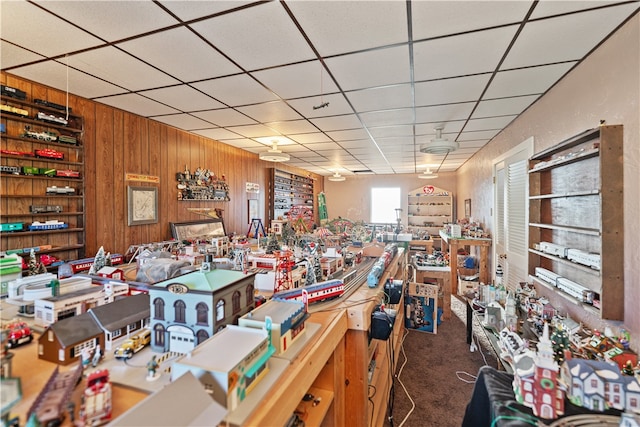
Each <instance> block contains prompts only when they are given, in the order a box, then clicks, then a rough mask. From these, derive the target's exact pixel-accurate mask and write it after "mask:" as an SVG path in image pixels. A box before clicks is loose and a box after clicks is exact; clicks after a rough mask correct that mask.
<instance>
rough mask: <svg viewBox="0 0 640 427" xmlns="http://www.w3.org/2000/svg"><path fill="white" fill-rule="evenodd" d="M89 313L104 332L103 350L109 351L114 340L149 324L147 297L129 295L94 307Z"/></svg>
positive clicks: (143, 295)
mask: <svg viewBox="0 0 640 427" xmlns="http://www.w3.org/2000/svg"><path fill="white" fill-rule="evenodd" d="M89 312H90V313H91V314H92V315H93V317H94V319H95V320H96V322H97V323H98V325H100V327H101V328H102V330H103V331H104V337H105V340H104V348H105V350H111V347H112V343H113V341H114V340H116V339H118V338H120V337H123V336H129V335H131V334H133V333H136V332H137V331H139V330H141V329H142V328H144V327H146V326H147V325H148V324H149V313H150V311H149V295H147V294H137V295H131V296H128V297H126V298H122V299H119V300H117V301H114V302H113V303H111V304H104V305H101V306H98V307H94V308H92V309H91V310H89Z"/></svg>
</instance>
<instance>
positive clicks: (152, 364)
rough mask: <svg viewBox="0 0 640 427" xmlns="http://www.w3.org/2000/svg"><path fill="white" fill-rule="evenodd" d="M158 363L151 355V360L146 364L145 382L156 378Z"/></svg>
mask: <svg viewBox="0 0 640 427" xmlns="http://www.w3.org/2000/svg"><path fill="white" fill-rule="evenodd" d="M158 366H160V365H159V364H158V362H157V361H156V356H155V355H153V356H152V357H151V360H149V361H148V362H147V381H151V380H153V379H155V378H156V370H157V369H158Z"/></svg>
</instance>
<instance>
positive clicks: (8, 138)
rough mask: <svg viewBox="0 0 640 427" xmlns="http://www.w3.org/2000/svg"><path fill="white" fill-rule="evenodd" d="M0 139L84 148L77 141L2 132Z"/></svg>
mask: <svg viewBox="0 0 640 427" xmlns="http://www.w3.org/2000/svg"><path fill="white" fill-rule="evenodd" d="M2 139H3V140H12V141H20V142H35V143H37V144H42V145H54V146H57V147H64V148H73V149H76V150H77V149H79V150H82V149H84V146H83V145H82V144H80V143H78V142H76V143H75V144H72V143H70V142H58V141H45V140H42V139H35V138H25V137H24V136H12V135H5V134H2ZM3 157H4V156H3Z"/></svg>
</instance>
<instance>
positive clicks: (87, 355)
mask: <svg viewBox="0 0 640 427" xmlns="http://www.w3.org/2000/svg"><path fill="white" fill-rule="evenodd" d="M80 357H81V358H82V368H83V369H84V368H86V367H87V366H89V363H90V362H91V352H90V351H89V349H88V348H87V347H85V348H83V349H82V352H81V353H80Z"/></svg>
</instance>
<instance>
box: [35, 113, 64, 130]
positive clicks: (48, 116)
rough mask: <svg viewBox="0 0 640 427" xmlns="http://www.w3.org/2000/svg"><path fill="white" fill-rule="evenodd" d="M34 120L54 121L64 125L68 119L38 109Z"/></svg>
mask: <svg viewBox="0 0 640 427" xmlns="http://www.w3.org/2000/svg"><path fill="white" fill-rule="evenodd" d="M36 120H42V121H43V122H49V123H55V124H58V125H63V126H66V125H67V124H68V123H69V121H68V120H67V119H65V118H64V117H58V116H54V115H53V114H47V113H43V112H42V111H40V112H39V113H38V114H36Z"/></svg>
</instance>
